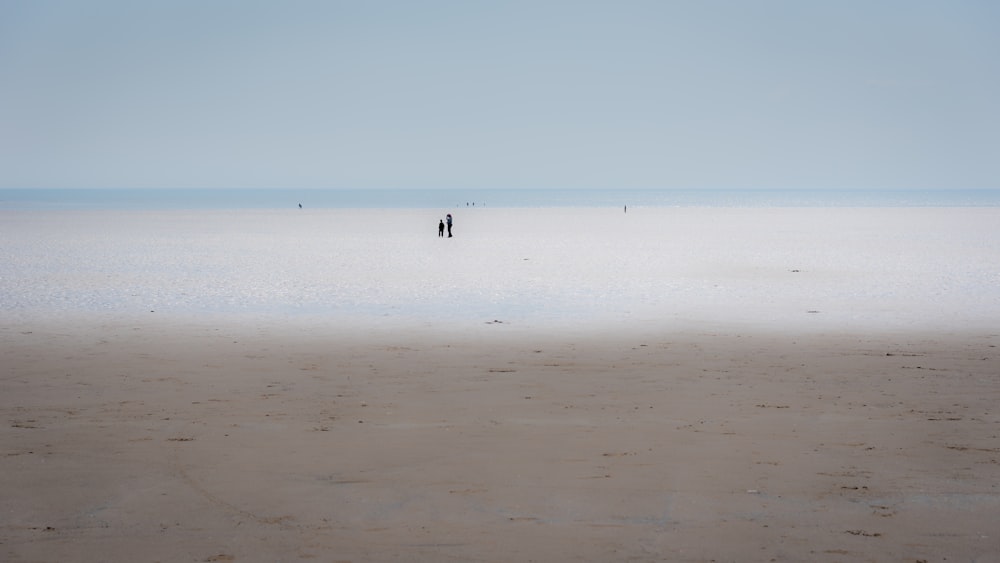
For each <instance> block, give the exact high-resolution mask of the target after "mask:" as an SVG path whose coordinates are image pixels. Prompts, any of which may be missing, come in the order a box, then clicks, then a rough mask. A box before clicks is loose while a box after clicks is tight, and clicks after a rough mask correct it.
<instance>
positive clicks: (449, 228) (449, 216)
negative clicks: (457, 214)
mask: <svg viewBox="0 0 1000 563" xmlns="http://www.w3.org/2000/svg"><path fill="white" fill-rule="evenodd" d="M445 219H447V220H448V238H451V213H449V214H448V216H447V217H445Z"/></svg>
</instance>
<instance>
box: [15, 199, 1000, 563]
mask: <svg viewBox="0 0 1000 563" xmlns="http://www.w3.org/2000/svg"><path fill="white" fill-rule="evenodd" d="M622 211H623V210H621V209H613V210H609V209H580V210H575V209H570V210H551V209H527V210H504V209H497V210H493V209H489V210H486V209H483V210H476V212H474V213H473V212H468V211H464V210H463V211H462V212H461V213H460V212H458V211H454V213H455V216H456V226H455V229H456V236H455V237H454V238H453V239H447V238H443V239H439V238H437V236H436V228H437V222H438V219H439V215H441V214H439V213H436V212H434V213H428V212H427V211H426V210H397V211H391V210H390V211H383V210H364V211H349V210H316V211H308V212H301V213H299V212H295V213H292V212H288V211H249V212H240V211H211V212H208V211H205V212H191V213H187V212H140V211H134V212H124V211H123V212H113V213H112V212H96V211H94V212H91V211H79V212H47V211H39V212H12V211H4V212H0V219H2V221H0V236H2V240H3V244H2V245H0V290H2V293H0V297H2V300H0V313H2V322H0V353H2V362H0V390H2V392H0V414H2V416H0V421H2V424H0V475H2V479H0V560H3V561H11V562H29V561H30V562H63V561H81V562H91V561H93V562H97V561H162V562H173V561H194V562H210V561H250V562H254V561H334V562H346V561H351V562H357V563H360V562H381V561H430V562H437V561H490V562H498V563H499V562H508V561H540V562H548V561H595V562H604V561H876V562H883V561H899V562H910V563H913V562H920V561H927V562H930V561H948V562H955V561H980V562H985V561H1000V531H998V530H1000V525H998V523H1000V412H998V410H997V409H998V407H997V405H998V404H1000V352H998V349H997V346H998V345H1000V330H998V329H1000V284H998V279H1000V278H998V277H997V276H998V272H1000V252H998V251H997V249H998V248H1000V229H998V227H997V225H1000V209H996V208H983V209H957V208H956V209H629V211H628V214H627V215H626V214H624V213H623V212H622Z"/></svg>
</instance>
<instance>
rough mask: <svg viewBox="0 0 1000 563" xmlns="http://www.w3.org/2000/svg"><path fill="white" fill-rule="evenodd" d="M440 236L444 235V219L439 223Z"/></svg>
mask: <svg viewBox="0 0 1000 563" xmlns="http://www.w3.org/2000/svg"><path fill="white" fill-rule="evenodd" d="M438 236H439V237H443V236H444V221H441V222H439V223H438Z"/></svg>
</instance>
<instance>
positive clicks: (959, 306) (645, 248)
mask: <svg viewBox="0 0 1000 563" xmlns="http://www.w3.org/2000/svg"><path fill="white" fill-rule="evenodd" d="M451 211H452V212H453V213H454V214H455V217H456V219H455V237H453V238H450V239H449V238H443V239H442V238H438V236H437V224H438V220H439V219H441V218H442V217H443V214H444V212H440V211H437V210H428V209H400V210H376V209H371V210H366V209H355V210H338V209H324V210H311V209H306V210H298V209H294V210H243V211H232V210H202V211H136V210H132V211H124V210H120V211H80V210H76V211H38V210H36V211H3V212H0V217H2V227H0V229H2V235H3V241H4V242H3V246H2V250H0V251H2V256H0V258H2V266H0V276H2V279H0V284H2V290H3V301H2V305H0V309H2V312H3V313H4V315H5V316H7V317H13V316H16V317H21V318H29V319H30V318H32V317H35V316H52V315H63V314H82V315H97V316H100V315H107V316H116V315H132V314H134V315H137V314H143V313H149V312H150V311H155V312H157V313H158V314H178V315H191V314H195V315H198V314H218V313H226V314H237V315H244V314H250V315H275V314H276V315H288V316H299V315H318V316H324V317H328V318H331V319H352V320H356V321H361V322H364V321H365V320H375V319H378V320H382V321H384V320H390V321H391V320H399V321H406V322H417V323H421V322H426V323H438V322H440V323H456V322H458V323H465V322H468V323H482V322H493V321H497V320H498V321H503V322H505V323H511V324H520V325H531V326H549V325H551V326H567V325H574V324H602V323H607V324H608V326H612V325H614V324H615V323H627V324H636V323H639V324H649V325H668V326H670V325H673V326H687V325H691V324H692V323H737V324H750V325H755V326H763V327H775V328H786V327H796V328H803V329H805V328H811V329H818V330H839V329H857V328H868V329H873V328H883V327H884V328H900V327H915V326H919V327H922V328H937V329H940V330H951V329H954V330H957V329H962V328H969V327H970V326H987V327H988V326H1000V325H998V324H997V323H998V321H1000V250H998V249H1000V226H998V225H1000V209H998V208H903V209H899V208H808V209H800V208H694V209H692V208H639V209H632V210H630V211H629V212H628V213H627V214H625V213H623V212H622V210H621V209H612V208H533V209H493V208H485V209H484V208H477V209H469V210H465V209H462V210H460V211H459V210H451Z"/></svg>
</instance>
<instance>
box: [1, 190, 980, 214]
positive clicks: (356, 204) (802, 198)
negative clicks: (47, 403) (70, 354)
mask: <svg viewBox="0 0 1000 563" xmlns="http://www.w3.org/2000/svg"><path fill="white" fill-rule="evenodd" d="M299 205H301V206H302V207H303V208H305V209H378V208H387V209H391V208H395V209H399V208H404V209H424V208H428V209H429V208H454V207H499V208H505V207H506V208H510V207H624V206H631V207H1000V189H976V190H964V189H954V190H951V189H949V190H751V189H734V190H704V189H699V190H694V189H692V190H632V189H621V190H618V189H605V190H568V189H539V190H526V189H509V190H505V189H491V190H478V189H470V190H461V189H430V190H428V189H392V190H385V189H294V188H274V189H236V188H232V189H189V188H186V189H161V188H156V189H138V188H135V189H122V188H116V189H0V209H7V210H41V209H49V210H57V209H67V210H68V209H92V210H112V209H117V210H133V209H134V210H138V209H144V210H157V209H176V210H210V209H282V208H298V206H299Z"/></svg>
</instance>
